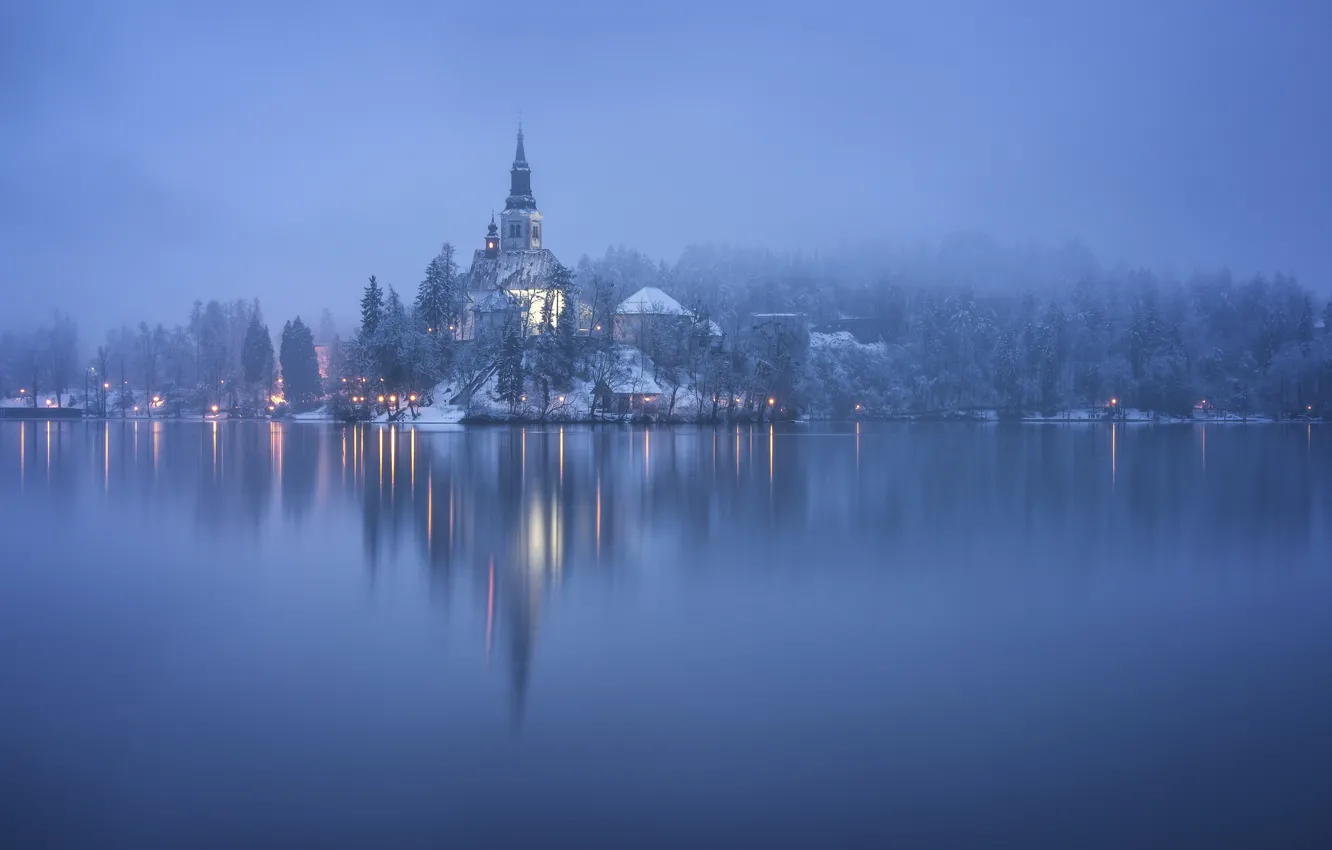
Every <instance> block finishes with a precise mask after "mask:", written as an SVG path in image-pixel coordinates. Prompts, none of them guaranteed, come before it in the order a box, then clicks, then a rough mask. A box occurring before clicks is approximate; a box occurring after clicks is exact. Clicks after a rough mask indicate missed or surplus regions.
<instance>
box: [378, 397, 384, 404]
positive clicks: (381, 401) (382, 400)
mask: <svg viewBox="0 0 1332 850" xmlns="http://www.w3.org/2000/svg"><path fill="white" fill-rule="evenodd" d="M379 403H380V404H383V403H384V397H383V396H380V397H379Z"/></svg>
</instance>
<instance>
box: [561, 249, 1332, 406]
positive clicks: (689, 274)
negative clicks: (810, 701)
mask: <svg viewBox="0 0 1332 850" xmlns="http://www.w3.org/2000/svg"><path fill="white" fill-rule="evenodd" d="M985 245H987V246H988V248H991V249H992V248H993V246H992V245H989V243H985ZM963 247H965V248H966V249H967V250H965V251H962V253H963V254H964V257H963V258H959V257H955V256H953V257H950V256H947V255H946V252H944V251H943V250H942V249H941V251H940V252H939V254H938V255H937V256H936V257H935V258H934V261H933V262H928V261H926V260H925V259H922V258H919V257H917V258H916V261H915V262H914V264H913V263H906V262H904V261H903V258H902V257H897V256H892V255H888V256H885V257H881V258H879V259H878V260H874V259H869V260H866V258H864V257H859V258H856V259H854V260H852V259H848V260H845V261H839V260H837V259H835V258H833V259H829V258H826V257H822V258H820V257H815V258H809V257H801V256H779V255H773V254H765V253H758V252H739V251H732V250H730V249H726V248H718V247H715V246H707V247H701V248H693V249H690V250H689V251H686V252H685V255H684V256H683V257H682V258H681V260H680V262H678V263H677V264H675V265H663V264H655V263H651V262H648V261H646V260H645V258H643V257H642V256H641V255H639V254H637V253H635V252H633V251H625V250H612V251H609V252H608V253H607V254H606V256H605V257H603V258H602V259H601V260H598V261H587V262H585V263H583V264H581V265H580V277H581V276H583V275H591V276H601V277H605V278H608V279H610V280H613V281H615V282H617V284H618V285H620V286H622V287H624V288H626V289H629V290H632V289H635V288H637V287H639V286H649V285H650V286H659V287H661V288H662V289H664V290H666V291H667V292H670V293H672V294H673V295H674V296H675V297H676V298H677V299H678V300H680V301H681V302H683V303H687V304H691V305H703V306H704V308H705V309H707V310H708V311H709V315H710V316H711V317H712V318H713V319H714V320H716V321H718V322H719V323H720V324H721V326H722V327H723V328H724V329H725V330H726V337H727V340H728V343H727V345H728V349H731V348H732V347H733V348H734V349H736V350H735V354H736V358H735V359H736V361H738V362H739V363H741V364H743V363H744V362H745V361H746V360H749V361H754V360H759V361H764V360H765V356H764V355H763V354H762V353H761V352H753V351H746V350H745V348H746V345H745V336H746V330H747V329H748V326H749V323H750V317H751V316H752V315H753V314H754V313H756V312H781V311H792V312H799V313H802V314H804V315H805V316H806V317H807V318H808V320H809V323H810V326H811V327H812V328H813V329H814V330H815V331H816V332H824V333H837V332H839V331H841V332H843V333H847V334H851V335H853V336H854V342H853V341H852V340H851V339H849V338H847V337H846V336H839V337H833V338H827V337H825V338H822V339H819V338H816V340H815V345H813V346H812V347H811V348H810V350H809V352H808V354H806V355H803V356H802V357H800V358H799V360H798V362H797V359H796V358H786V359H785V361H784V362H778V363H776V364H775V365H776V366H777V367H778V368H779V369H780V370H782V371H786V370H789V374H788V375H786V376H785V377H786V378H787V380H788V382H789V385H790V392H791V393H792V395H791V396H790V397H789V399H788V401H789V403H790V405H791V407H792V408H793V409H797V408H798V409H801V410H802V411H805V412H809V413H811V414H813V415H817V416H839V417H840V416H845V415H847V414H850V413H853V412H855V411H856V405H860V411H861V412H862V413H879V414H894V413H902V412H913V411H914V412H919V411H938V410H948V409H958V408H978V407H985V408H998V409H1001V410H1010V411H1018V410H1030V411H1045V412H1054V411H1057V410H1060V409H1064V408H1068V407H1073V406H1098V407H1099V406H1103V405H1105V404H1107V403H1108V402H1109V401H1110V399H1115V400H1116V402H1117V404H1118V405H1120V406H1130V407H1138V408H1142V409H1146V410H1152V411H1158V412H1162V413H1172V414H1182V413H1187V412H1188V411H1190V410H1192V409H1194V408H1195V407H1197V406H1200V405H1201V406H1206V407H1209V408H1212V409H1216V410H1227V411H1233V412H1236V413H1268V414H1274V415H1281V414H1294V413H1306V412H1323V413H1325V414H1326V413H1332V335H1329V328H1330V327H1332V302H1328V301H1327V300H1325V298H1326V297H1325V296H1324V297H1323V298H1321V299H1320V298H1316V297H1315V295H1314V293H1312V292H1311V291H1310V290H1308V289H1307V288H1305V287H1303V286H1301V285H1299V284H1298V283H1297V282H1296V281H1295V280H1294V279H1293V278H1292V277H1289V276H1286V275H1276V276H1275V277H1273V278H1270V279H1269V278H1266V277H1262V276H1257V277H1253V278H1250V279H1247V280H1242V281H1237V280H1235V279H1233V277H1232V276H1231V274H1230V273H1229V272H1226V271H1219V272H1214V273H1200V274H1195V275H1194V276H1192V277H1191V278H1190V279H1188V280H1186V281H1174V280H1162V279H1160V278H1158V277H1157V276H1155V275H1154V274H1152V273H1150V272H1145V271H1131V270H1104V269H1101V268H1099V267H1097V266H1096V264H1095V263H1094V261H1092V260H1091V259H1090V257H1089V255H1087V254H1085V253H1084V252H1083V251H1081V250H1079V249H1077V248H1076V246H1074V247H1067V248H1064V249H1061V250H1059V251H1055V252H1051V253H1049V254H1046V253H1041V252H1036V251H1034V250H1024V251H1022V252H1016V253H1017V256H1004V257H998V256H995V255H994V254H992V253H990V252H989V251H988V250H987V251H982V250H980V249H978V248H977V246H976V245H975V244H973V243H971V242H965V243H964V245H963ZM959 250H960V249H959ZM995 250H997V249H995ZM977 257H979V260H977ZM967 259H970V260H973V262H966V261H965V260H967ZM899 263H900V265H897V264H899ZM987 263H991V264H993V266H994V267H996V268H998V269H1000V270H1001V271H1002V272H1003V274H1002V276H1000V277H998V279H996V278H995V277H993V276H987V275H986V274H985V273H984V269H985V268H986V264H987ZM1024 268H1030V270H1031V274H1030V279H1031V280H1032V281H1033V283H1032V285H1031V286H1029V287H1022V286H1015V285H1014V283H1013V280H1014V279H1018V280H1020V279H1022V270H1023V269H1024ZM1063 273H1069V274H1076V275H1077V277H1075V278H1071V279H1062V280H1061V279H1059V278H1058V275H1060V274H1063ZM757 341H758V342H760V343H762V342H763V340H762V339H759V340H757ZM820 343H822V344H820ZM768 362H771V361H770V359H769V360H768Z"/></svg>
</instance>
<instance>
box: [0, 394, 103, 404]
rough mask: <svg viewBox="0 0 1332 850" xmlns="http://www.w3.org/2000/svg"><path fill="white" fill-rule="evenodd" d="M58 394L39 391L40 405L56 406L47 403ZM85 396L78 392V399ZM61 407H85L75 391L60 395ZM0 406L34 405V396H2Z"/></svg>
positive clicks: (53, 399)
mask: <svg viewBox="0 0 1332 850" xmlns="http://www.w3.org/2000/svg"><path fill="white" fill-rule="evenodd" d="M55 397H56V394H55V393H51V392H42V393H38V395H37V400H38V405H37V406H38V407H55V406H56V405H51V404H47V401H48V400H49V401H55ZM82 397H83V393H79V394H78V397H77V398H78V399H81V398H82ZM59 406H60V407H83V404H82V402H81V401H79V400H76V396H75V394H74V393H65V394H64V395H62V396H61V397H60V405H59ZM0 407H32V396H28V395H23V396H18V397H17V398H0Z"/></svg>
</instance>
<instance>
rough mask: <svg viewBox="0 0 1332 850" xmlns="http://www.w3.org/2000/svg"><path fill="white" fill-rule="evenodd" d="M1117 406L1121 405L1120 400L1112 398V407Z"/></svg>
mask: <svg viewBox="0 0 1332 850" xmlns="http://www.w3.org/2000/svg"><path fill="white" fill-rule="evenodd" d="M1116 404H1119V399H1117V398H1112V399H1110V406H1111V407H1113V406H1115V405H1116Z"/></svg>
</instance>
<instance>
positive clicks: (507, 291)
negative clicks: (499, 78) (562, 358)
mask: <svg viewBox="0 0 1332 850" xmlns="http://www.w3.org/2000/svg"><path fill="white" fill-rule="evenodd" d="M544 231H545V222H544V221H543V219H542V217H541V211H540V210H539V209H537V205H536V198H535V196H533V194H532V168H531V166H530V165H528V163H527V152H526V150H525V149H524V146H523V130H522V128H521V127H519V128H518V148H517V150H516V151H515V152H514V156H513V165H512V167H511V168H510V169H509V197H508V198H507V199H505V201H504V211H503V212H502V213H500V216H499V223H498V224H497V223H496V222H495V216H494V215H493V214H492V215H491V217H490V226H489V228H487V231H486V238H485V243H484V247H482V248H478V249H477V250H476V252H475V254H473V255H472V267H471V269H470V270H468V272H467V275H466V291H467V310H466V316H467V318H466V319H465V325H464V327H463V328H462V329H461V331H462V332H461V333H460V334H459V336H460V337H461V338H463V339H473V338H475V337H476V335H477V334H478V333H484V332H485V331H486V330H488V329H493V328H494V327H496V326H498V325H501V324H502V323H503V322H505V321H508V320H510V319H516V320H517V321H519V322H521V323H522V325H523V330H524V332H525V333H532V332H535V329H536V328H537V327H538V326H539V319H540V316H541V313H542V310H543V308H544V307H545V298H546V292H547V287H546V283H545V282H546V280H547V279H548V277H549V275H550V273H551V272H553V271H554V269H555V266H556V264H557V263H558V260H556V259H555V255H554V254H553V253H551V251H550V250H548V249H547V248H545V247H544V246H543V240H544V237H545V233H544ZM561 306H562V305H560V304H555V305H553V308H552V310H553V313H554V314H555V315H558V314H559V310H560V307H561Z"/></svg>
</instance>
